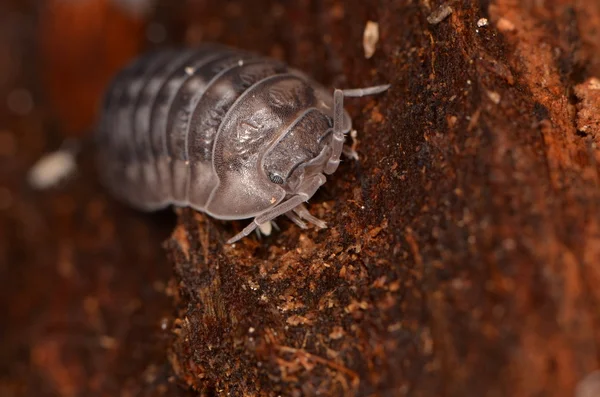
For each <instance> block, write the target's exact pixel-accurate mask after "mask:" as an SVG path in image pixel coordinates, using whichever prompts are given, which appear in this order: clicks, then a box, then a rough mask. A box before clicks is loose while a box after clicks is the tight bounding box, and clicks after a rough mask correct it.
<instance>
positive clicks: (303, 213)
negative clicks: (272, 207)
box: [294, 204, 327, 229]
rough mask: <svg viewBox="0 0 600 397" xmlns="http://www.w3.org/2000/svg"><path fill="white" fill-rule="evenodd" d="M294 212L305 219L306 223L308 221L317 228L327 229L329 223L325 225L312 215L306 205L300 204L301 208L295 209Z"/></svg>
mask: <svg viewBox="0 0 600 397" xmlns="http://www.w3.org/2000/svg"><path fill="white" fill-rule="evenodd" d="M294 212H295V213H296V214H298V216H299V217H300V218H302V219H304V220H305V221H308V222H310V223H312V224H313V225H315V226H317V227H318V228H319V229H327V223H325V222H324V221H322V220H320V219H319V218H317V217H316V216H314V215H312V214H311V213H310V212H309V211H308V210H307V209H306V207H305V206H304V204H300V205H299V206H297V207H296V208H294Z"/></svg>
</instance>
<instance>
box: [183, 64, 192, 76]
mask: <svg viewBox="0 0 600 397" xmlns="http://www.w3.org/2000/svg"><path fill="white" fill-rule="evenodd" d="M185 74H187V75H188V76H191V75H193V74H194V68H193V67H191V66H188V67H186V68H185Z"/></svg>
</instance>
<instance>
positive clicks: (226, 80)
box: [96, 44, 387, 241]
mask: <svg viewBox="0 0 600 397" xmlns="http://www.w3.org/2000/svg"><path fill="white" fill-rule="evenodd" d="M385 89H387V86H379V87H372V88H370V89H365V90H347V91H341V90H336V93H335V95H334V96H332V95H331V94H330V93H328V91H327V90H326V89H325V88H323V87H322V86H320V85H318V84H317V83H315V82H314V81H312V80H311V79H309V78H308V77H307V76H305V75H304V74H302V73H301V72H299V71H296V70H293V69H291V68H289V67H288V66H286V65H285V64H283V63H282V62H279V61H276V60H272V59H268V58H264V57H260V56H258V55H256V54H252V53H249V52H245V51H239V50H234V49H231V48H228V47H223V46H217V45H212V44H210V45H209V44H207V45H203V46H201V47H199V48H196V49H190V50H180V51H176V50H162V51H157V52H153V53H150V54H147V55H145V56H142V57H140V58H139V59H137V60H136V61H134V62H133V63H132V64H131V65H129V66H128V67H127V68H125V69H124V70H123V71H122V72H121V73H120V74H118V75H117V77H116V78H115V79H114V81H113V83H112V85H111V87H110V88H109V90H108V92H107V95H106V97H105V101H104V104H103V108H102V113H101V118H100V123H99V128H98V129H97V134H96V141H97V149H98V150H97V152H98V162H99V171H100V175H101V178H102V180H103V182H104V183H105V185H106V186H107V187H108V188H109V189H110V190H111V191H112V192H113V193H114V195H116V196H117V197H118V198H120V199H121V200H123V201H126V202H128V203H129V204H131V205H133V206H135V207H137V208H140V209H144V210H156V209H159V208H163V207H165V206H168V205H171V204H174V205H177V206H191V207H193V208H194V209H196V210H199V211H202V212H205V213H207V214H209V215H211V216H213V217H215V218H218V219H244V218H254V222H253V223H252V224H251V225H249V226H248V227H246V228H245V229H244V231H242V232H241V233H240V234H238V235H237V236H235V237H234V238H232V239H231V240H230V241H235V240H237V239H239V238H241V237H243V236H245V235H247V234H249V233H250V232H251V231H252V230H253V229H254V228H255V227H256V226H258V225H261V224H263V223H265V222H269V221H270V220H271V219H273V218H275V217H277V216H279V215H282V214H286V215H288V216H289V217H290V218H291V219H292V220H293V221H294V222H295V223H297V224H298V225H299V226H301V227H305V224H304V222H303V221H302V220H301V218H302V219H304V220H307V221H309V222H311V223H315V224H317V225H320V226H324V224H323V223H322V222H321V221H319V220H318V219H316V218H314V217H312V216H311V215H310V214H309V213H308V212H307V211H306V209H305V208H304V207H303V206H302V203H303V202H304V201H306V200H308V198H310V197H311V196H312V195H313V194H314V193H315V191H316V190H317V189H318V188H319V186H321V185H322V184H323V183H324V182H325V176H324V174H331V173H333V172H334V171H335V169H336V168H337V165H338V164H339V157H340V153H341V151H342V146H343V138H344V133H346V132H348V131H349V130H350V128H351V120H350V117H349V115H348V113H346V112H345V111H344V110H343V105H342V101H343V97H344V96H360V95H366V94H371V93H376V92H381V91H383V90H385ZM359 91H360V92H359Z"/></svg>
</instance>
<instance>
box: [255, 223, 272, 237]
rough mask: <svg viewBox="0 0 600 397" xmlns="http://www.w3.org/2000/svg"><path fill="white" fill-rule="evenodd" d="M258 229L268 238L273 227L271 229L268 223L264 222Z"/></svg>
mask: <svg viewBox="0 0 600 397" xmlns="http://www.w3.org/2000/svg"><path fill="white" fill-rule="evenodd" d="M258 229H259V230H260V232H261V233H262V234H263V235H265V236H270V235H271V232H272V231H273V227H272V225H271V222H270V221H269V222H265V223H263V224H262V225H258Z"/></svg>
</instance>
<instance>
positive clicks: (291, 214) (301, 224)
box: [285, 211, 308, 229]
mask: <svg viewBox="0 0 600 397" xmlns="http://www.w3.org/2000/svg"><path fill="white" fill-rule="evenodd" d="M285 216H287V217H288V218H290V220H291V221H292V222H294V223H295V224H296V225H298V227H299V228H300V229H308V226H307V225H306V223H304V221H302V219H300V217H299V216H298V215H296V214H295V213H294V212H293V211H288V212H286V213H285Z"/></svg>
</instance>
